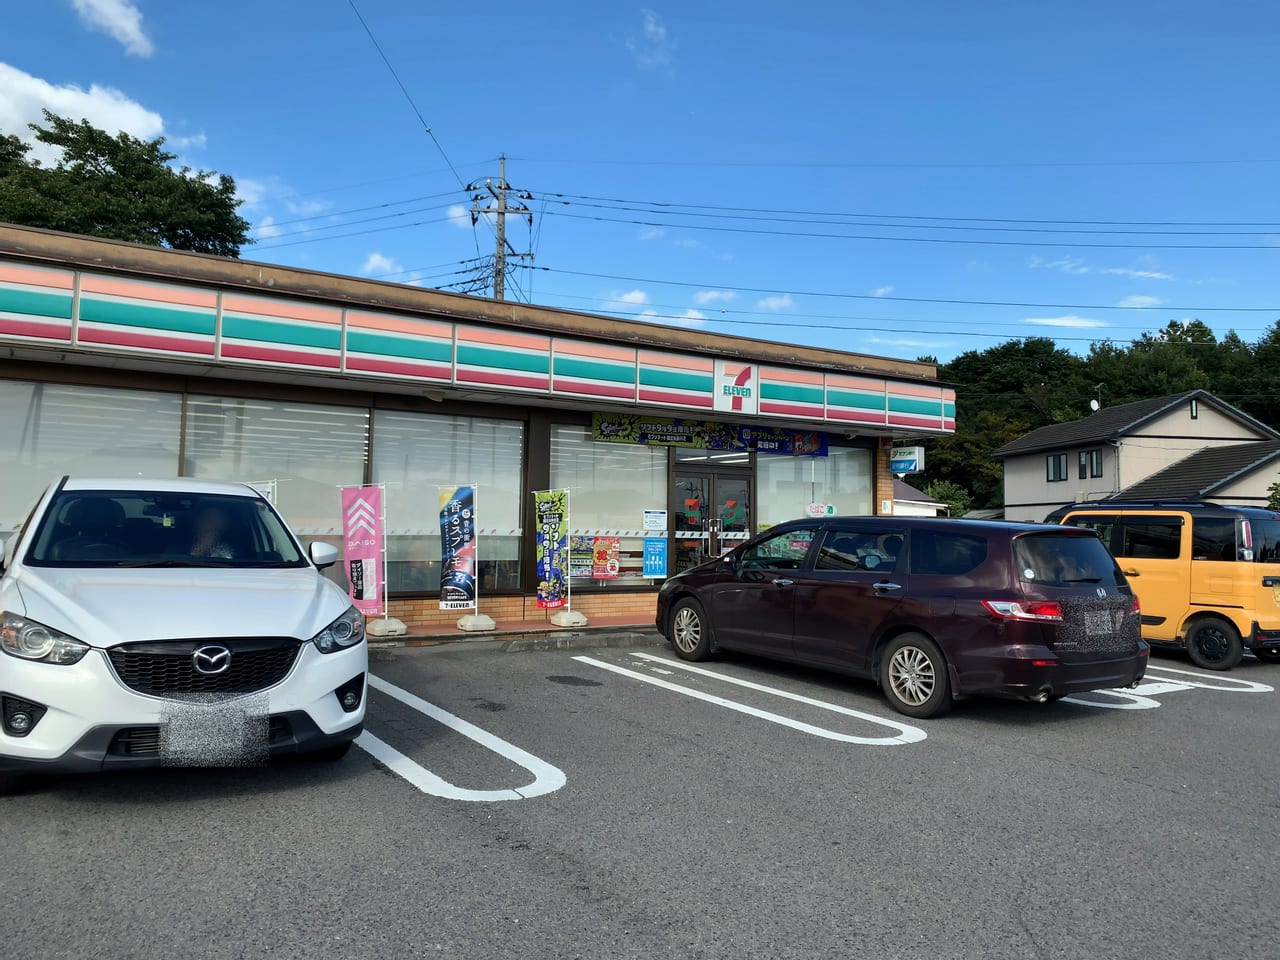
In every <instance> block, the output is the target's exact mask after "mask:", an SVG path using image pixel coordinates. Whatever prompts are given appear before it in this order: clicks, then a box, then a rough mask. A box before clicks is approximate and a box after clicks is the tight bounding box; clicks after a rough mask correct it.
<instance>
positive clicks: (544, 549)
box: [533, 490, 569, 610]
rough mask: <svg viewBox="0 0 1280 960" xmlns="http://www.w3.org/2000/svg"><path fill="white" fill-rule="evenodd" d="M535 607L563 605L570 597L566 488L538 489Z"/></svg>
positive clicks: (535, 505) (549, 608)
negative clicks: (536, 601) (536, 596)
mask: <svg viewBox="0 0 1280 960" xmlns="http://www.w3.org/2000/svg"><path fill="white" fill-rule="evenodd" d="M533 512H534V515H535V517H536V519H537V524H538V534H537V555H538V606H539V607H541V608H542V609H544V610H555V609H558V608H560V607H563V606H564V605H565V604H566V603H567V602H568V599H569V491H568V490H537V491H534V494H533Z"/></svg>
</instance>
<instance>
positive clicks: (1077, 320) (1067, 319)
mask: <svg viewBox="0 0 1280 960" xmlns="http://www.w3.org/2000/svg"><path fill="white" fill-rule="evenodd" d="M1022 322H1023V323H1034V324H1038V325H1039V326H1042V327H1074V328H1077V329H1091V328H1094V327H1105V326H1107V322H1106V321H1105V320H1094V319H1092V318H1091V317H1077V316H1073V315H1071V314H1068V315H1067V316H1063V317H1027V318H1026V319H1025V320H1023V321H1022Z"/></svg>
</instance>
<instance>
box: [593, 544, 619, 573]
mask: <svg viewBox="0 0 1280 960" xmlns="http://www.w3.org/2000/svg"><path fill="white" fill-rule="evenodd" d="M591 546H592V553H593V555H592V559H591V579H592V580H617V579H618V571H619V570H620V569H621V568H622V541H621V540H620V539H619V538H618V537H596V538H595V543H593V544H592V545H591Z"/></svg>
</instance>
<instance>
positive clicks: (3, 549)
mask: <svg viewBox="0 0 1280 960" xmlns="http://www.w3.org/2000/svg"><path fill="white" fill-rule="evenodd" d="M17 539H18V535H17V534H16V533H15V534H14V535H13V536H11V537H6V538H5V540H4V542H3V543H0V573H4V572H5V571H6V570H8V569H9V551H10V550H12V549H14V548H13V547H10V546H9V544H11V543H13V541H15V540H17Z"/></svg>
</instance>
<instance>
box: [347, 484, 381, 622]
mask: <svg viewBox="0 0 1280 960" xmlns="http://www.w3.org/2000/svg"><path fill="white" fill-rule="evenodd" d="M342 544H343V549H344V556H345V559H346V563H347V579H348V580H349V581H350V583H351V587H350V595H351V602H352V603H353V604H355V606H356V609H358V610H359V611H360V612H361V613H363V614H364V615H365V616H366V617H378V616H381V615H382V614H383V613H385V612H386V610H385V607H384V605H383V603H384V597H383V590H382V580H383V577H382V574H383V570H382V557H383V553H382V548H383V530H382V488H381V487H343V488H342Z"/></svg>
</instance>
